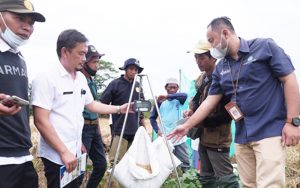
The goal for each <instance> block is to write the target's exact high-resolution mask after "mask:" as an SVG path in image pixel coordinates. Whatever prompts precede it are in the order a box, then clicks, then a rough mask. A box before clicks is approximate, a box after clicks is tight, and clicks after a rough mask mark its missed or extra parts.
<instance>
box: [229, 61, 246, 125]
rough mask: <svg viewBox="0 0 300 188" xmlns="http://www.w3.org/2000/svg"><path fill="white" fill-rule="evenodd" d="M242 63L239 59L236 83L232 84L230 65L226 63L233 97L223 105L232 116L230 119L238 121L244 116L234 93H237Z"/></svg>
mask: <svg viewBox="0 0 300 188" xmlns="http://www.w3.org/2000/svg"><path fill="white" fill-rule="evenodd" d="M227 63H228V61H227ZM242 65H243V59H242V60H241V63H240V67H239V70H238V72H237V80H236V84H234V80H233V75H232V69H231V67H230V65H229V63H228V67H229V69H230V76H231V82H232V87H233V92H234V97H233V100H232V101H230V102H229V103H227V104H226V105H225V109H226V110H227V112H228V113H229V115H230V116H231V117H232V119H233V120H234V121H240V120H241V119H243V118H244V115H243V113H242V111H241V110H240V108H239V107H238V105H237V104H236V94H237V89H238V84H239V76H240V72H241V68H242Z"/></svg>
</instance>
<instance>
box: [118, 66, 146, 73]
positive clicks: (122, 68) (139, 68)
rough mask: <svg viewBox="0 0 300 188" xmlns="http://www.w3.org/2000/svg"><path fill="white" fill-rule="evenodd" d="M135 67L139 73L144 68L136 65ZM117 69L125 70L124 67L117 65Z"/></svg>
mask: <svg viewBox="0 0 300 188" xmlns="http://www.w3.org/2000/svg"><path fill="white" fill-rule="evenodd" d="M136 67H137V68H138V73H141V72H142V71H143V70H144V68H143V67H138V66H136ZM119 69H120V70H125V69H126V67H119Z"/></svg>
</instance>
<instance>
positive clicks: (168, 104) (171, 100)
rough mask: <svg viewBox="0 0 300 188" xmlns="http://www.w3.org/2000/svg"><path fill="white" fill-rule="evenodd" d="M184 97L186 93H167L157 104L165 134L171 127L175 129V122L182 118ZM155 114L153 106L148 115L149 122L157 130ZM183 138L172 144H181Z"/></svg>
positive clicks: (183, 140)
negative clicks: (164, 98)
mask: <svg viewBox="0 0 300 188" xmlns="http://www.w3.org/2000/svg"><path fill="white" fill-rule="evenodd" d="M186 99H187V94H186V93H174V94H169V95H168V97H167V100H165V101H164V102H162V103H161V104H160V105H159V111H160V114H161V118H162V122H163V126H164V128H165V131H166V134H169V133H170V132H171V131H172V130H173V129H175V128H176V127H177V124H176V122H177V121H178V120H180V119H182V118H183V117H182V116H183V114H182V113H183V104H184V102H185V101H186ZM157 116H158V114H157V111H156V108H154V109H153V111H152V113H151V116H150V123H151V125H152V127H153V129H154V130H155V131H156V132H157V131H158V126H157V122H156V118H157ZM185 140H186V138H185V137H184V138H183V139H181V140H180V141H179V142H176V143H175V144H174V145H178V144H181V143H183V142H185Z"/></svg>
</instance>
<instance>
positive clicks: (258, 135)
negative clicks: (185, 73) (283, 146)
mask: <svg viewBox="0 0 300 188" xmlns="http://www.w3.org/2000/svg"><path fill="white" fill-rule="evenodd" d="M239 54H240V58H239V59H238V60H237V61H235V60H234V59H232V58H230V57H227V56H226V57H225V58H224V59H222V60H221V61H220V62H219V63H218V64H217V66H216V69H215V70H214V73H213V82H212V85H211V88H210V91H209V95H216V94H223V95H225V96H227V97H229V98H231V100H234V99H233V98H234V90H233V84H232V78H233V82H234V83H236V81H237V75H238V71H239V69H240V75H239V78H238V87H237V97H236V103H237V105H238V106H239V108H240V109H241V111H242V113H243V115H244V118H243V119H242V120H240V121H239V122H236V135H235V142H236V143H239V144H244V143H247V142H251V141H258V140H261V139H264V138H268V137H273V136H281V131H282V128H283V126H284V124H285V118H286V107H285V99H284V92H283V87H282V84H281V82H280V80H279V77H282V76H286V75H288V74H290V73H292V72H293V71H294V67H293V65H292V63H291V60H290V58H289V57H288V56H287V55H286V54H285V52H284V51H283V49H282V48H280V47H279V46H278V45H277V44H276V43H275V42H274V41H273V40H272V39H254V40H249V41H246V40H244V39H241V45H240V49H239ZM240 67H241V68H240ZM231 75H232V76H231Z"/></svg>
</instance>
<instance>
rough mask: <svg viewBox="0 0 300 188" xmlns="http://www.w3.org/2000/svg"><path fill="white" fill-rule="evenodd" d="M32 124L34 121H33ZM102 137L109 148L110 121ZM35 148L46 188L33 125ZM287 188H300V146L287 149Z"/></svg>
mask: <svg viewBox="0 0 300 188" xmlns="http://www.w3.org/2000/svg"><path fill="white" fill-rule="evenodd" d="M31 122H32V120H31ZM100 126H101V135H102V139H103V143H104V144H105V145H106V146H108V145H109V141H110V138H111V135H110V127H109V123H108V119H100ZM146 128H147V130H148V133H149V134H150V135H151V133H152V129H151V126H150V122H149V120H146ZM31 130H32V135H31V138H32V142H33V147H32V149H31V152H32V154H33V156H34V158H35V159H34V161H33V162H34V165H35V168H36V171H37V172H38V175H39V187H41V188H46V187H47V186H46V185H47V184H46V178H45V175H44V169H43V164H42V162H41V160H40V159H38V158H36V157H35V156H36V152H37V144H38V142H39V133H38V131H37V129H36V128H35V126H34V125H33V124H32V123H31ZM286 187H288V188H300V144H298V145H297V146H295V147H288V148H287V149H286Z"/></svg>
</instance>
